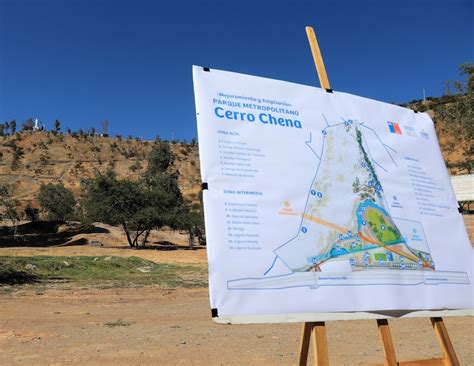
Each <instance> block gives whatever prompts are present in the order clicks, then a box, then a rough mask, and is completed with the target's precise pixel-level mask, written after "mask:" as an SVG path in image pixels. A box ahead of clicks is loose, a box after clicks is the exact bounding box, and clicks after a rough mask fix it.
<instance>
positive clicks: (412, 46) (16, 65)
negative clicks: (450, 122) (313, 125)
mask: <svg viewBox="0 0 474 366" xmlns="http://www.w3.org/2000/svg"><path fill="white" fill-rule="evenodd" d="M473 3H474V2H473V1H461V0H451V1H434V0H433V1H416V0H412V1H404V0H400V1H375V0H374V1H349V0H348V1H336V0H333V1H317V0H313V1H308V2H304V1H282V2H279V1H258V0H254V1H206V2H204V1H198V0H195V1H179V0H177V1H157V0H154V1H152V0H150V1H144V0H127V1H121V0H96V1H86V0H81V1H75V0H59V1H56V0H29V1H26V0H0V122H4V121H6V120H12V119H16V120H17V122H18V123H21V122H22V121H23V120H25V119H26V118H28V117H30V116H31V117H33V118H35V117H37V118H39V119H40V120H41V121H44V122H45V123H46V125H47V126H48V128H51V127H52V124H53V121H54V120H55V119H59V120H60V121H61V122H62V126H63V127H64V128H66V127H70V128H71V129H73V130H77V129H79V128H90V127H95V128H97V129H98V128H99V127H100V121H102V120H104V119H108V120H109V121H110V132H111V133H112V134H122V135H124V136H127V135H129V134H130V135H133V136H139V137H143V138H150V139H151V138H154V137H155V136H156V135H157V134H159V135H160V136H161V137H162V138H165V139H170V138H171V136H172V135H174V136H175V137H176V138H178V139H187V140H190V139H191V138H193V137H196V134H197V133H196V121H195V111H194V97H193V88H192V74H191V65H193V64H197V65H202V66H208V67H211V68H219V69H223V70H229V71H235V72H241V73H247V74H253V75H258V76H265V77H270V78H276V79H282V80H287V81H292V82H296V83H302V84H308V85H314V86H319V84H318V79H317V76H316V73H315V69H314V64H313V60H312V58H311V55H310V50H309V46H308V43H307V39H306V35H305V31H304V27H305V25H312V26H313V27H314V28H315V30H316V34H317V36H318V41H319V43H320V46H321V50H322V52H323V57H324V59H325V63H326V69H327V72H328V76H329V80H330V82H331V86H332V88H333V89H334V90H339V91H345V92H350V93H354V94H358V95H362V96H365V97H369V98H373V99H378V100H383V101H387V102H406V101H409V100H412V99H420V98H421V97H422V89H423V88H425V89H426V93H427V95H432V96H439V95H441V94H442V86H443V80H448V79H449V80H452V79H457V78H458V69H457V66H458V65H459V64H461V63H463V62H465V61H471V62H472V61H474V46H473V45H474V26H473V17H474V6H473Z"/></svg>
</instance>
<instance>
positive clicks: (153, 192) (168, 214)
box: [81, 141, 189, 247]
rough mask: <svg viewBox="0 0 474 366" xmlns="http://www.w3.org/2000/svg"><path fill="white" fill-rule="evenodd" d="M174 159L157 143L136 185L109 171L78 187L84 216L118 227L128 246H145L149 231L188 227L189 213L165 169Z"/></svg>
mask: <svg viewBox="0 0 474 366" xmlns="http://www.w3.org/2000/svg"><path fill="white" fill-rule="evenodd" d="M173 159H174V156H173V155H172V152H171V150H170V148H169V145H168V144H167V143H166V142H162V141H157V143H156V144H155V146H154V148H153V150H152V152H151V153H150V156H149V159H148V161H149V163H148V167H147V171H146V172H145V174H144V176H143V178H142V179H141V180H140V181H138V182H132V181H130V180H127V179H123V180H119V179H117V177H116V175H115V174H114V173H112V172H108V173H107V174H105V175H97V176H96V177H95V178H93V179H89V180H85V181H84V182H83V184H82V196H83V199H82V201H81V207H82V208H83V210H84V217H85V218H86V219H87V220H90V221H100V222H104V223H106V224H109V225H120V226H122V228H123V230H124V232H125V235H126V236H127V241H128V244H129V245H130V246H131V247H137V246H139V245H145V244H146V241H147V238H148V236H149V234H150V232H151V230H153V229H160V228H161V227H163V226H168V227H170V228H172V229H187V228H188V227H189V212H188V209H187V206H186V204H185V202H184V199H183V197H182V195H181V191H180V190H179V187H178V181H177V179H178V176H177V174H176V173H173V172H170V171H169V170H170V169H169V168H170V166H171V163H172V162H173Z"/></svg>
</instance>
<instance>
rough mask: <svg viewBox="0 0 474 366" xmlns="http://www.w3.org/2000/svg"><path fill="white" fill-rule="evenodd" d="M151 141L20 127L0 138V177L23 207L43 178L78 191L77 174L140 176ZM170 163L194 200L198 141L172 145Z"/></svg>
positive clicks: (187, 195) (197, 187)
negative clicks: (35, 130)
mask: <svg viewBox="0 0 474 366" xmlns="http://www.w3.org/2000/svg"><path fill="white" fill-rule="evenodd" d="M152 146H153V141H140V140H136V139H121V138H108V137H100V136H79V135H77V136H72V135H63V134H53V133H52V132H21V133H17V134H15V135H13V136H3V137H0V182H3V183H9V184H12V185H13V186H14V196H15V198H17V199H19V200H20V202H21V203H22V206H24V205H26V204H27V203H28V202H31V203H32V204H33V205H34V206H38V205H37V202H36V197H37V195H38V190H39V188H40V185H41V184H42V183H57V182H62V183H63V184H64V186H66V187H67V188H70V189H71V190H72V191H73V192H74V194H75V195H76V196H79V194H80V184H81V179H83V178H89V177H93V176H94V175H96V174H97V173H104V172H106V171H107V169H110V168H113V169H114V170H115V171H116V173H117V176H118V178H129V179H132V180H134V179H138V177H139V176H140V175H141V174H142V173H143V172H144V170H145V169H146V166H147V156H148V154H149V152H150V150H151V148H152ZM171 149H172V151H173V152H174V153H175V155H176V159H175V162H174V168H175V169H176V170H177V171H178V172H179V180H178V182H179V186H180V188H181V191H182V192H183V195H184V196H185V198H186V199H187V200H189V201H195V200H197V198H198V197H197V195H198V193H199V190H200V175H199V158H198V148H197V146H191V145H189V144H181V143H176V144H171Z"/></svg>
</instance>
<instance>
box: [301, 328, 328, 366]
mask: <svg viewBox="0 0 474 366" xmlns="http://www.w3.org/2000/svg"><path fill="white" fill-rule="evenodd" d="M311 334H312V335H313V342H312V343H313V353H314V358H315V360H314V364H315V365H316V366H329V353H328V342H327V337H326V324H325V323H324V322H309V323H304V324H303V330H302V332H301V342H300V354H299V362H298V365H300V366H306V365H307V362H308V353H309V343H310V339H311Z"/></svg>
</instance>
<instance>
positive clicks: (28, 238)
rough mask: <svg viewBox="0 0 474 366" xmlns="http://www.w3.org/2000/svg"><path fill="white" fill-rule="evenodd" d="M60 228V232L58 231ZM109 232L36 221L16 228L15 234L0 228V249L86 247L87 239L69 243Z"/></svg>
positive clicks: (76, 224) (87, 227) (10, 229)
mask: <svg viewBox="0 0 474 366" xmlns="http://www.w3.org/2000/svg"><path fill="white" fill-rule="evenodd" d="M60 228H61V230H59V229H60ZM109 232H110V231H109V230H107V229H104V228H101V227H96V226H84V225H82V224H79V223H64V222H60V221H36V222H28V223H26V224H21V225H18V226H17V230H16V233H15V232H14V231H13V229H12V228H11V227H0V247H3V248H8V247H34V248H42V247H51V246H64V245H66V246H71V245H86V244H88V241H87V239H85V238H80V239H77V240H74V241H71V240H72V238H73V237H74V236H75V235H79V234H107V233H109Z"/></svg>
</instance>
